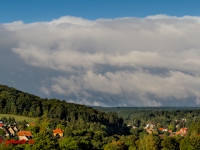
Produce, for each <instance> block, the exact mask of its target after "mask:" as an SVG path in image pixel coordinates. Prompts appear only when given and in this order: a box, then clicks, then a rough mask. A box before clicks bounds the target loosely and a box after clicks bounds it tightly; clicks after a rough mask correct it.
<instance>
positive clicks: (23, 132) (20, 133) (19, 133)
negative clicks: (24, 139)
mask: <svg viewBox="0 0 200 150" xmlns="http://www.w3.org/2000/svg"><path fill="white" fill-rule="evenodd" d="M17 135H18V136H32V134H31V131H19V132H18V133H17Z"/></svg>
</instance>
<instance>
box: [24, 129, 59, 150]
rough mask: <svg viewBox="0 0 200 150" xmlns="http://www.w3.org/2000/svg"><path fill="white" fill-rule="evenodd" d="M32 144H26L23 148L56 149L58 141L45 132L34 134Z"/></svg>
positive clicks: (33, 149)
mask: <svg viewBox="0 0 200 150" xmlns="http://www.w3.org/2000/svg"><path fill="white" fill-rule="evenodd" d="M33 140H34V144H29V145H26V148H25V150H26V149H27V150H29V149H30V150H39V149H42V150H57V149H58V148H59V144H58V141H57V140H56V139H54V138H52V136H51V135H50V134H48V133H46V132H40V133H37V134H35V136H34V138H33Z"/></svg>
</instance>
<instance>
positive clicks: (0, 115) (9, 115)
mask: <svg viewBox="0 0 200 150" xmlns="http://www.w3.org/2000/svg"><path fill="white" fill-rule="evenodd" d="M1 117H7V118H8V117H14V118H15V120H16V121H23V120H26V121H27V122H35V118H31V117H25V116H18V115H12V114H0V118H1Z"/></svg>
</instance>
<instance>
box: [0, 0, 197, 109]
mask: <svg viewBox="0 0 200 150" xmlns="http://www.w3.org/2000/svg"><path fill="white" fill-rule="evenodd" d="M199 4H200V1H197V0H193V1H186V0H185V1H184V0H177V1H172V0H167V1H164V0H152V1H149V0H140V1H139V0H138V1H136V0H132V1H130V0H127V1H119V0H115V1H114V0H110V1H103V0H102V1H97V0H85V1H78V0H73V1H65V0H59V1H55V0H49V1H48V2H47V1H39V0H34V1H33V0H29V1H25V0H18V1H16V0H9V1H8V0H0V6H1V9H0V70H1V72H0V84H3V85H8V86H10V87H14V88H16V89H18V90H21V91H24V92H28V93H31V94H35V95H37V96H40V97H42V98H57V99H60V100H66V101H67V102H73V103H78V104H84V105H88V106H105V107H108V106H114V107H116V106H124V107H130V106H192V107H193V106H195V107H197V106H199V105H200V92H199V89H200V42H199V37H200V32H199V28H200V17H199V16H200V10H199V8H198V6H199Z"/></svg>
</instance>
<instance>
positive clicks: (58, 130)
mask: <svg viewBox="0 0 200 150" xmlns="http://www.w3.org/2000/svg"><path fill="white" fill-rule="evenodd" d="M53 133H63V131H62V130H61V129H60V128H57V129H55V130H53Z"/></svg>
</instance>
